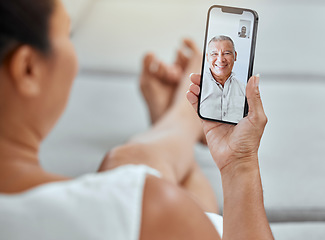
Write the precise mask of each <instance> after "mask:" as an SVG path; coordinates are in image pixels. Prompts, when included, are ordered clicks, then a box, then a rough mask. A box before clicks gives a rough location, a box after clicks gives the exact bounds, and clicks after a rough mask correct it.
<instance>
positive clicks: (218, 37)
mask: <svg viewBox="0 0 325 240" xmlns="http://www.w3.org/2000/svg"><path fill="white" fill-rule="evenodd" d="M220 41H229V42H231V45H232V48H233V49H234V52H235V51H236V49H235V44H234V41H233V40H232V39H231V38H230V37H228V36H224V35H219V36H215V37H213V38H212V39H211V40H210V41H209V44H208V46H209V45H210V43H212V42H220Z"/></svg>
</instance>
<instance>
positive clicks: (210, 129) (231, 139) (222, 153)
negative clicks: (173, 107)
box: [187, 74, 267, 172]
mask: <svg viewBox="0 0 325 240" xmlns="http://www.w3.org/2000/svg"><path fill="white" fill-rule="evenodd" d="M200 77H201V76H200V74H192V75H191V77H190V78H191V82H192V84H191V85H190V88H189V91H188V93H187V98H188V100H189V102H190V103H191V104H192V106H193V107H194V109H195V110H197V104H198V97H199V93H200V86H199V85H200ZM258 85H259V77H258V76H253V77H251V78H250V80H249V81H248V84H247V88H246V95H247V101H248V105H249V112H248V115H247V117H245V118H243V119H242V120H241V121H240V122H239V123H238V125H236V126H235V125H230V124H226V123H220V122H213V121H209V120H202V122H203V131H204V134H205V135H206V138H207V143H208V146H209V149H210V151H211V155H212V157H213V159H214V161H215V162H216V164H217V166H218V168H219V169H220V171H221V172H223V170H224V169H225V168H227V167H231V168H236V167H237V166H238V164H239V165H240V164H243V163H245V164H246V163H254V164H255V165H258V164H257V152H258V148H259V144H260V140H261V137H262V134H263V132H264V128H265V125H266V123H267V117H266V115H265V113H264V109H263V105H262V101H261V98H260V93H259V87H258Z"/></svg>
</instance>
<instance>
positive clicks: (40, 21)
mask: <svg viewBox="0 0 325 240" xmlns="http://www.w3.org/2000/svg"><path fill="white" fill-rule="evenodd" d="M54 4H55V1H54V0H36V1H35V0H0V64H2V62H3V60H4V59H5V58H6V57H7V55H8V54H10V52H11V51H13V50H14V48H15V47H18V46H19V45H22V44H27V45H30V46H32V47H33V48H35V49H37V50H39V51H41V52H42V53H47V52H48V51H49V49H50V41H49V22H50V17H51V14H52V12H53V9H54Z"/></svg>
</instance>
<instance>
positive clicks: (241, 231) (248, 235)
mask: <svg viewBox="0 0 325 240" xmlns="http://www.w3.org/2000/svg"><path fill="white" fill-rule="evenodd" d="M221 176H222V185H223V192H224V214H223V216H224V233H223V239H231V240H236V239H240V240H242V239H258V240H261V239H274V238H273V235H272V232H271V229H270V226H269V223H268V220H267V217H266V213H265V208H264V202H263V189H262V183H261V177H260V171H259V166H258V160H257V157H256V159H254V161H251V159H250V161H240V163H238V164H231V165H228V166H226V167H225V168H223V169H222V170H221Z"/></svg>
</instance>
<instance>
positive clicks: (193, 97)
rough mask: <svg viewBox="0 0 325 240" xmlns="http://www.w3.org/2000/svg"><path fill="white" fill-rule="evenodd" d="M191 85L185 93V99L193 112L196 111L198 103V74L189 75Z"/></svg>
mask: <svg viewBox="0 0 325 240" xmlns="http://www.w3.org/2000/svg"><path fill="white" fill-rule="evenodd" d="M190 79H191V82H192V83H191V85H190V87H189V90H188V91H187V94H186V97H187V100H188V101H189V102H190V103H191V104H192V106H193V108H194V109H195V111H197V105H198V101H199V94H200V85H199V84H200V74H193V73H192V74H191V75H190Z"/></svg>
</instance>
